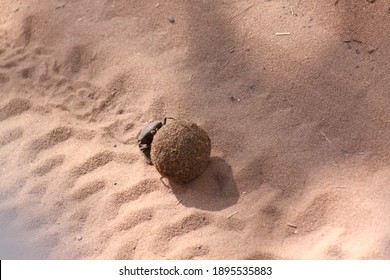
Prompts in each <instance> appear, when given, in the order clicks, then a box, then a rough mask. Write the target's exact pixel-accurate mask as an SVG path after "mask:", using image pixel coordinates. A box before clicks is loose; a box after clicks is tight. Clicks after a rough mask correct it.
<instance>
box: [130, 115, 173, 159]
mask: <svg viewBox="0 0 390 280" xmlns="http://www.w3.org/2000/svg"><path fill="white" fill-rule="evenodd" d="M168 119H172V120H174V119H175V118H172V117H168V118H164V120H163V121H153V122H151V123H149V124H147V125H146V126H145V127H144V128H143V129H142V130H141V132H140V134H139V136H138V147H139V149H140V150H141V152H142V154H143V155H144V157H145V159H146V161H147V162H148V164H150V165H152V164H153V163H152V160H151V158H150V149H151V147H152V141H153V137H154V135H155V134H156V133H157V131H158V130H159V129H160V128H161V127H162V126H163V125H165V124H166V123H167V120H168Z"/></svg>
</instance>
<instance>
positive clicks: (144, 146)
mask: <svg viewBox="0 0 390 280" xmlns="http://www.w3.org/2000/svg"><path fill="white" fill-rule="evenodd" d="M138 146H139V149H140V150H141V152H142V155H143V156H144V157H145V159H146V161H147V163H148V164H149V165H153V164H152V160H151V159H150V148H151V147H150V145H149V144H141V143H140V144H139V145H138Z"/></svg>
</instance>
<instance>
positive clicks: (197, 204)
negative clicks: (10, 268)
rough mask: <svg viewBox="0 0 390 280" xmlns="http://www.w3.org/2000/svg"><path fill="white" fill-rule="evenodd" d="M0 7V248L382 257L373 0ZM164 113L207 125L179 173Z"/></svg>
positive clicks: (389, 148)
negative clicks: (199, 158)
mask: <svg viewBox="0 0 390 280" xmlns="http://www.w3.org/2000/svg"><path fill="white" fill-rule="evenodd" d="M157 4H159V5H157ZM0 7H1V9H0V96H1V98H0V221H1V230H0V236H1V238H0V255H1V258H22V259H30V258H33V259H390V216H389V213H390V141H389V138H390V95H389V89H390V63H389V57H390V48H389V46H390V37H389V36H388V35H389V34H388V31H389V30H390V13H389V8H390V6H389V3H388V1H384V0H377V1H374V3H368V2H367V1H363V0H361V1H353V0H340V1H334V0H329V1H321V0H316V1H309V0H293V1H278V0H264V1H255V0H247V1H244V0H239V1H227V0H216V1H169V0H167V1H161V2H159V1H135V0H132V1H125V0H85V1H78V0H68V1H65V0H64V1H57V0H40V1H37V0H20V1H11V0H0ZM170 16H172V17H173V19H174V22H173V23H172V22H171V21H172V18H169V19H170V20H171V21H170V20H168V17H170ZM276 33H288V34H287V35H277V34H276ZM165 116H172V117H176V118H181V119H188V120H191V121H193V122H196V123H197V124H198V125H199V126H201V127H202V128H203V129H204V130H206V131H207V133H208V134H209V135H210V138H211V141H212V152H211V155H212V158H211V162H210V164H209V166H208V168H207V170H206V171H205V173H204V174H202V176H201V177H200V178H198V179H197V180H195V181H193V182H191V183H190V184H188V185H186V186H177V185H172V184H170V182H167V181H166V180H165V179H162V180H160V176H159V174H158V172H157V171H156V170H155V168H154V167H153V166H149V165H148V164H147V163H146V161H145V160H144V158H143V157H142V155H141V154H140V151H139V149H138V147H137V141H136V138H137V135H138V133H139V131H140V130H141V129H142V128H143V127H144V126H145V125H146V124H147V123H148V122H149V121H153V120H158V119H162V118H164V117H165Z"/></svg>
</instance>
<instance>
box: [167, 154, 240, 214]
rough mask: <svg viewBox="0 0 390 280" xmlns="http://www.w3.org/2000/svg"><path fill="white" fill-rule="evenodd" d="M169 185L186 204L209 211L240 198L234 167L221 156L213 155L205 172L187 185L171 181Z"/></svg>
mask: <svg viewBox="0 0 390 280" xmlns="http://www.w3.org/2000/svg"><path fill="white" fill-rule="evenodd" d="M169 187H170V188H171V189H172V192H173V193H174V194H175V196H176V197H177V200H178V201H179V202H180V203H181V204H183V205H184V206H187V207H194V208H198V209H202V210H208V211H219V210H222V209H225V208H227V207H230V206H232V205H234V204H236V203H237V201H238V198H239V192H238V190H237V185H236V182H235V181H234V178H233V172H232V168H231V166H230V165H229V164H228V163H227V162H226V161H225V160H224V159H222V158H220V157H211V159H210V162H209V164H208V166H207V169H206V170H205V172H204V173H203V174H202V175H201V176H200V177H199V178H197V179H195V180H194V181H192V182H190V183H187V184H185V185H179V184H177V183H174V182H172V181H169Z"/></svg>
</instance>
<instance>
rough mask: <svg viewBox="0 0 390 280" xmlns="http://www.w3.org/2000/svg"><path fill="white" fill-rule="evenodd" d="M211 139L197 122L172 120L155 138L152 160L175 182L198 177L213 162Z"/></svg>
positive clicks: (158, 168) (161, 171) (159, 170)
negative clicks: (211, 157)
mask: <svg viewBox="0 0 390 280" xmlns="http://www.w3.org/2000/svg"><path fill="white" fill-rule="evenodd" d="M210 152H211V141H210V138H209V136H208V135H207V133H206V132H205V131H204V130H203V129H202V128H200V127H199V126H198V125H197V124H195V123H193V122H189V121H185V120H173V121H171V122H169V123H168V124H166V125H164V126H163V127H162V128H160V129H159V130H158V131H157V133H156V135H155V136H154V138H153V142H152V147H151V159H152V163H153V165H154V166H155V167H156V169H157V170H158V172H159V173H160V174H161V175H162V176H163V177H166V178H168V179H169V180H172V181H173V182H176V183H181V184H182V183H188V182H190V181H192V180H194V179H195V178H197V177H199V176H200V175H201V174H202V173H203V171H204V170H205V169H206V167H207V164H208V163H209V161H210Z"/></svg>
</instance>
